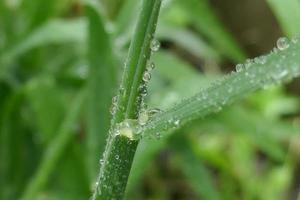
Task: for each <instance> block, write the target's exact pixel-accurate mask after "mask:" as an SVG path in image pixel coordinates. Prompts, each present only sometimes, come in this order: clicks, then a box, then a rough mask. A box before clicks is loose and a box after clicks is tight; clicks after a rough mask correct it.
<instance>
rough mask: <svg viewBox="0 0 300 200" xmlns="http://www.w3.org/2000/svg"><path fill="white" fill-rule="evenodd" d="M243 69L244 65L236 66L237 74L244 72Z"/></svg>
mask: <svg viewBox="0 0 300 200" xmlns="http://www.w3.org/2000/svg"><path fill="white" fill-rule="evenodd" d="M243 69H244V65H243V64H237V65H236V66H235V70H236V72H241V71H243Z"/></svg>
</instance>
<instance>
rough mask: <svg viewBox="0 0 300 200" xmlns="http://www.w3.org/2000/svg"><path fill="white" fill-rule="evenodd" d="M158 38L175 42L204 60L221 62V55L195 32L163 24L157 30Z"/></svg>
mask: <svg viewBox="0 0 300 200" xmlns="http://www.w3.org/2000/svg"><path fill="white" fill-rule="evenodd" d="M170 33H172V34H170ZM157 37H158V38H159V39H160V40H167V41H172V42H174V43H175V44H176V45H179V46H180V47H182V48H184V49H185V50H187V51H189V52H190V53H192V54H193V55H194V56H199V57H201V58H203V59H211V60H215V61H218V60H219V55H218V52H217V51H216V50H214V49H213V48H212V47H210V46H209V45H208V44H207V43H205V42H204V41H202V40H201V39H200V38H199V37H198V36H197V35H195V34H194V33H193V32H191V31H188V30H185V29H183V28H181V27H176V26H172V25H168V24H167V23H162V24H161V25H160V26H159V27H158V28H157Z"/></svg>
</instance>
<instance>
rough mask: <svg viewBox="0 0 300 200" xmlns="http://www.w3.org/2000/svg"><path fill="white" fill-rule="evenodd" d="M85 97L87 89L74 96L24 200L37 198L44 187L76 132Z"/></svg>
mask: <svg viewBox="0 0 300 200" xmlns="http://www.w3.org/2000/svg"><path fill="white" fill-rule="evenodd" d="M85 98H86V91H85V90H82V91H80V92H79V94H78V95H77V96H76V97H75V98H74V100H73V102H72V105H71V106H70V110H69V111H68V113H67V115H66V117H65V119H64V121H63V122H62V124H61V126H60V129H59V130H58V132H57V135H56V137H55V138H54V139H53V140H52V141H51V143H50V144H49V146H48V148H47V149H46V151H45V153H44V155H43V158H42V159H41V161H40V164H39V166H38V168H37V170H36V173H35V175H34V176H33V177H32V179H31V180H30V182H29V184H28V185H27V186H26V189H25V191H24V193H23V196H22V197H21V199H22V200H32V199H36V197H37V195H38V193H39V192H40V191H41V190H42V189H44V186H45V184H46V183H47V181H48V178H49V175H50V173H51V172H52V171H53V169H54V168H55V166H56V164H57V162H58V160H59V159H60V158H61V155H62V153H63V152H64V150H65V148H66V146H67V145H68V143H69V142H70V140H71V139H72V137H73V136H74V134H72V130H73V126H74V123H75V122H76V120H77V119H78V115H79V113H80V111H81V107H82V104H83V102H84V99H85Z"/></svg>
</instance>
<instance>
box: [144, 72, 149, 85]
mask: <svg viewBox="0 0 300 200" xmlns="http://www.w3.org/2000/svg"><path fill="white" fill-rule="evenodd" d="M150 80H151V74H150V73H149V72H148V71H145V73H144V75H143V81H145V82H146V83H148V82H149V81H150Z"/></svg>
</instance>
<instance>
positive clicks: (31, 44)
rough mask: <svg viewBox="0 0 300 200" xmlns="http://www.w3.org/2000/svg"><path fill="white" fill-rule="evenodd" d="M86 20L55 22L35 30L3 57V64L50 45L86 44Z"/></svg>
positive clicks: (1, 58)
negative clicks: (32, 50)
mask: <svg viewBox="0 0 300 200" xmlns="http://www.w3.org/2000/svg"><path fill="white" fill-rule="evenodd" d="M86 30H87V29H86V21H85V19H81V18H79V19H74V20H53V21H49V22H48V23H46V24H44V25H43V26H41V27H40V28H38V29H36V30H34V31H33V32H32V33H31V34H29V35H28V36H27V37H26V38H24V39H22V40H21V41H20V42H19V43H18V44H16V45H15V46H13V47H11V48H10V49H8V50H6V51H5V53H4V54H3V55H1V57H0V60H1V61H2V62H5V63H6V62H10V61H12V60H13V59H16V57H17V56H20V55H21V54H24V53H26V52H28V51H29V50H31V49H33V48H37V47H40V46H46V45H49V44H67V43H80V44H82V43H84V41H85V38H86V35H87V34H86Z"/></svg>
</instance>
